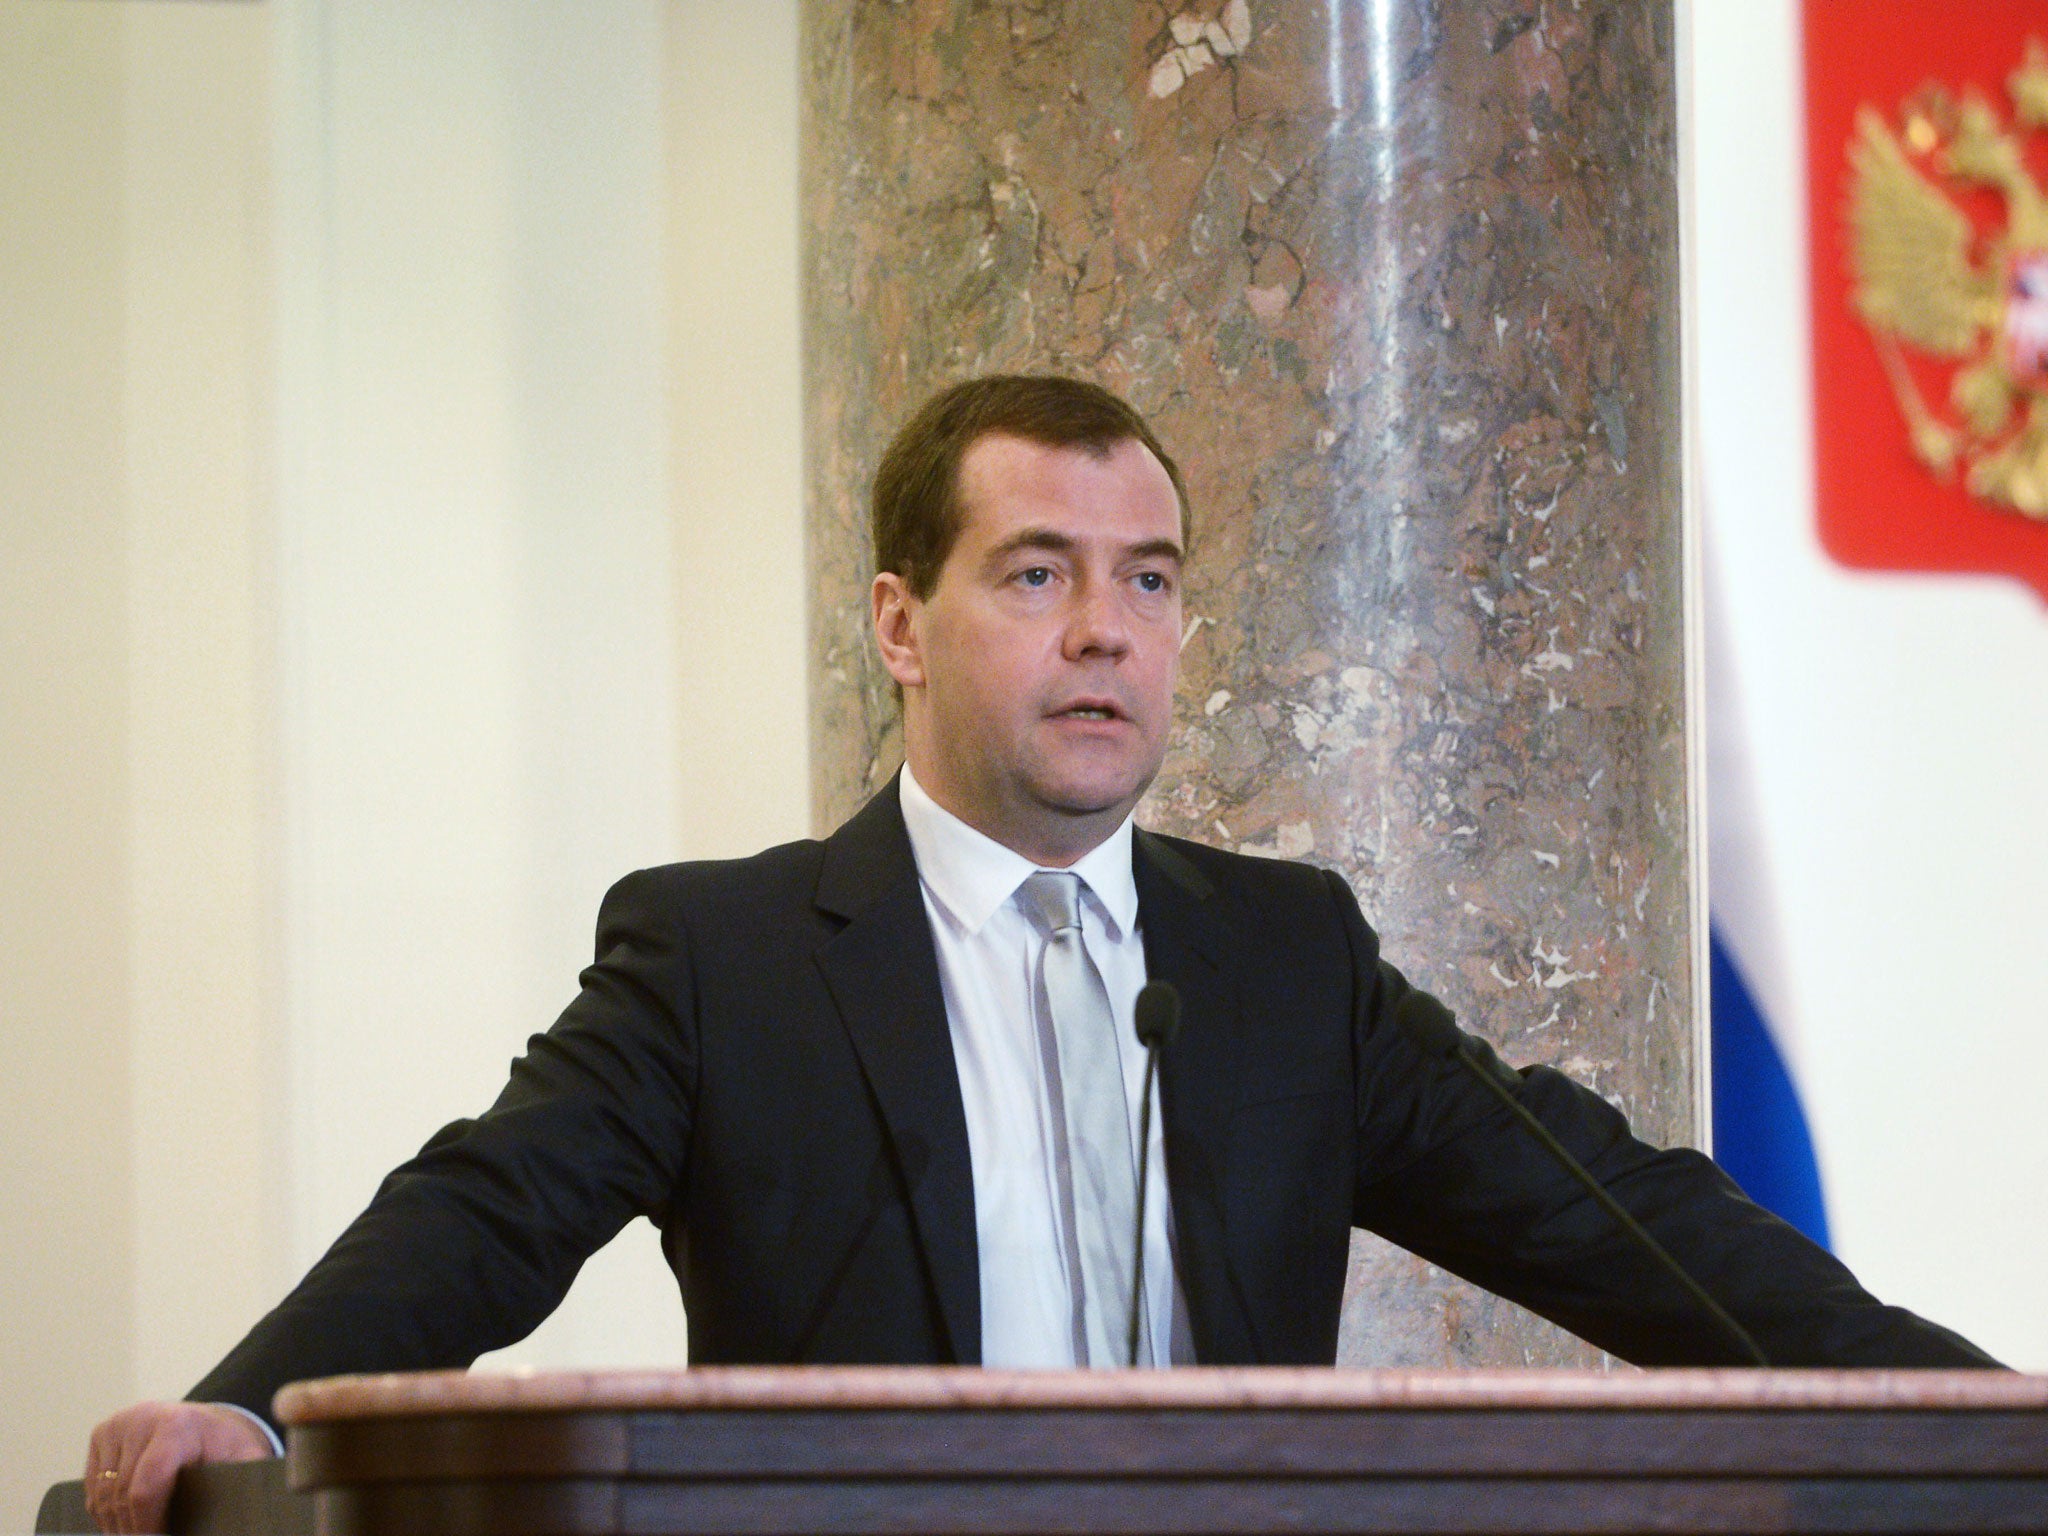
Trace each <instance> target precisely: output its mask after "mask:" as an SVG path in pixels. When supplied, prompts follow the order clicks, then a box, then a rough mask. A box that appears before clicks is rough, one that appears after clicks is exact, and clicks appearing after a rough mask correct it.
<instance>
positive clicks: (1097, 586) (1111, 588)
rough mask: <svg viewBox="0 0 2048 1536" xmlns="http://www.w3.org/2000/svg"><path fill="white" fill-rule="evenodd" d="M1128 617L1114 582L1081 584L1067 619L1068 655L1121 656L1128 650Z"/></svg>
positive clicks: (1085, 582) (1086, 581)
mask: <svg viewBox="0 0 2048 1536" xmlns="http://www.w3.org/2000/svg"><path fill="white" fill-rule="evenodd" d="M1129 617H1130V616H1129V615H1128V614H1126V613H1125V612H1124V605H1123V601H1122V594H1121V593H1119V592H1118V591H1117V588H1116V584H1115V583H1114V582H1110V581H1102V580H1084V581H1082V582H1080V583H1079V584H1078V585H1077V586H1076V587H1075V589H1074V601H1073V605H1072V608H1071V610H1070V611H1069V613H1068V615H1067V633H1066V649H1067V654H1068V655H1069V656H1070V657H1076V658H1078V657H1081V656H1099V655H1105V654H1107V655H1121V654H1122V653H1123V652H1125V651H1127V650H1129V649H1130V644H1131V631H1130V623H1129Z"/></svg>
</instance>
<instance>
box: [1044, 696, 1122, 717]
mask: <svg viewBox="0 0 2048 1536" xmlns="http://www.w3.org/2000/svg"><path fill="white" fill-rule="evenodd" d="M1054 718H1055V719H1059V720H1121V719H1122V718H1123V711H1122V710H1120V709H1118V708H1117V707H1116V706H1115V705H1114V704H1104V703H1100V702H1096V701H1092V700H1091V701H1087V702H1083V703H1079V704H1069V705H1068V706H1067V707H1066V708H1065V709H1062V710H1059V711H1057V712H1056V713H1055V715H1054Z"/></svg>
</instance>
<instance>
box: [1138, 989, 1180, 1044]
mask: <svg viewBox="0 0 2048 1536" xmlns="http://www.w3.org/2000/svg"><path fill="white" fill-rule="evenodd" d="M1136 1011H1137V1018H1136V1020H1135V1021H1134V1022H1135V1024H1136V1027H1137V1032H1138V1043H1139V1044H1140V1045H1142V1046H1144V1047H1145V1049H1146V1050H1148V1051H1149V1050H1152V1049H1154V1048H1155V1047H1157V1046H1162V1045H1168V1044H1171V1043H1172V1041H1173V1037H1174V1036H1175V1035H1177V1034H1179V1033H1180V994H1179V993H1178V992H1176V991H1174V989H1173V983H1172V982H1170V981H1148V982H1146V983H1145V985H1144V986H1142V987H1140V988H1139V989H1138V1006H1137V1010H1136Z"/></svg>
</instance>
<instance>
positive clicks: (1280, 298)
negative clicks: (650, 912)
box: [804, 0, 1698, 1365]
mask: <svg viewBox="0 0 2048 1536" xmlns="http://www.w3.org/2000/svg"><path fill="white" fill-rule="evenodd" d="M804 57H805V61H806V65H805V67H806V72H807V73H806V79H805V81H804V101H805V112H806V153H807V156H808V158H807V161H806V166H805V175H804V219H805V239H806V276H805V283H806V287H805V300H804V302H805V323H806V327H807V331H806V338H805V348H806V359H807V368H808V397H809V398H808V413H809V414H808V424H807V431H808V443H809V448H810V464H809V469H808V474H809V482H810V533H811V568H812V574H813V578H814V580H813V585H812V598H811V600H812V605H813V606H812V680H813V695H812V754H813V761H814V764H815V768H814V806H815V810H816V816H817V820H818V823H819V825H820V826H821V827H824V826H829V825H832V824H835V823H836V822H837V821H838V820H839V819H840V818H841V817H842V816H843V815H845V814H846V813H847V812H849V811H850V810H852V809H853V808H854V806H856V805H857V804H858V803H859V802H860V801H861V799H862V798H863V797H864V796H866V795H867V794H868V793H869V792H870V790H871V789H873V788H874V787H875V786H876V785H877V784H879V783H880V782H882V781H883V780H884V779H885V778H886V777H887V775H888V774H889V773H890V772H891V771H893V769H894V767H895V764H896V761H897V758H898V755H899V752H900V747H899V744H898V736H897V729H896V726H895V713H894V706H893V704H892V701H891V698H890V695H889V691H888V688H887V680H886V678H885V676H884V674H883V673H882V671H881V668H880V666H879V664H878V662H877V660H876V658H875V656H874V654H873V648H872V643H871V641H870V640H869V638H868V635H867V620H866V600H865V592H866V587H867V582H868V578H869V565H868V560H869V550H868V542H867V537H866V526H865V519H866V509H867V485H868V480H869V477H870V475H871V474H872V471H873V467H874V463H875V459H876V456H877V455H878V453H879V452H880V450H881V448H882V446H883V444H884V443H885V442H886V440H887V438H888V435H889V433H890V432H891V431H892V430H893V428H894V427H895V426H896V425H897V423H899V422H900V421H901V420H902V419H903V417H904V416H905V415H906V414H907V413H908V412H909V411H910V410H911V409H913V408H914V407H915V406H916V404H917V403H918V402H919V401H921V400H922V399H923V398H924V397H925V396H926V395H927V394H928V393H929V392H931V391H932V390H933V389H935V388H937V387H939V386H942V385H944V384H947V383H950V382H952V381H954V380H957V379H960V378H964V377H968V376H970V375H973V374H977V373H982V372H988V371H996V370H1046V369H1050V370H1059V371H1065V372H1070V373H1074V374H1079V375H1083V376H1086V377H1089V378H1093V379H1097V380H1099V381H1101V382H1102V383H1104V384H1106V385H1108V386H1109V387H1111V388H1113V389H1115V390H1117V391H1119V392H1120V393H1122V394H1124V395H1125V396H1126V397H1128V398H1129V399H1130V400H1131V401H1132V402H1133V403H1135V404H1136V405H1137V406H1138V407H1139V408H1140V409H1141V410H1143V411H1144V412H1146V413H1147V415H1148V416H1149V417H1150V418H1151V420H1152V421H1153V423H1154V424H1155V426H1156V427H1157V428H1158V429H1159V431H1160V433H1161V436H1162V437H1163V439H1164V440H1165V441H1166V443H1167V444H1168V445H1169V446H1170V447H1171V448H1172V449H1173V451H1174V452H1175V453H1176V455H1177V456H1179V458H1180V459H1181V462H1182V464H1183V466H1184V467H1185V468H1186V470H1187V475H1188V481H1189V486H1190V490H1191V492H1192V497H1193V502H1194V526H1193V550H1194V562H1193V567H1192V570H1191V572H1190V576H1189V584H1188V612H1189V615H1190V618H1189V627H1188V635H1187V642H1186V646H1185V649H1184V651H1183V658H1184V675H1183V680H1182V688H1181V694H1180V704H1179V720H1178V727H1177V730H1176V734H1175V739H1174V744H1173V747H1172V750H1171V752H1170V754H1169V756H1168V759H1167V763H1166V767H1165V771H1164V772H1163V773H1162V774H1161V776H1160V779H1159V782H1158V784H1157V785H1156V787H1155V788H1154V790H1153V792H1152V795H1151V797H1150V799H1149V801H1148V803H1147V805H1146V806H1145V808H1144V809H1143V811H1142V812H1141V819H1142V820H1143V821H1145V822H1146V824H1148V825H1150V826H1153V827H1156V828H1159V829H1161V830H1164V831H1171V832H1175V833H1179V834H1182V835H1184V836H1188V837H1194V838H1199V839H1202V840H1204V841H1208V842H1213V843H1217V844H1220V845H1223V846H1226V847H1231V848H1238V849H1244V850H1248V851H1254V852H1262V853H1269V854H1275V855H1279V856H1283V857H1288V858H1299V859H1307V860H1310V861H1314V862H1318V863H1323V864H1327V865H1330V866H1331V867H1334V868H1336V869H1338V870H1340V871H1342V872H1343V874H1344V875H1345V876H1346V877H1347V878H1348V879H1349V880H1350V881H1351V883H1352V885H1353V887H1354V888H1355V889H1356V890H1357V892H1358V895H1359V899H1360V901H1361V902H1362V903H1363V905H1364V907H1365V910H1366V913H1367V915H1368V917H1369V918H1370V919H1371V920H1372V921H1373V922H1374V924H1375V925H1376V926H1377V927H1378V929H1379V930H1380V932H1381V934H1382V935H1383V936H1384V939H1385V944H1386V949H1387V952H1388V954H1389V955H1390V956H1391V957H1392V958H1393V959H1394V960H1395V961H1396V963H1398V964H1400V965H1401V966H1402V967H1403V968H1404V969H1405V970H1406V971H1407V972H1408V973H1409V975H1411V976H1412V977H1414V978H1415V979H1416V980H1417V981H1419V982H1421V983H1422V984H1424V985H1426V986H1428V987H1429V988H1431V989H1432V990H1433V991H1435V992H1437V993H1438V994H1439V995H1440V996H1442V997H1443V998H1444V999H1445V1000H1446V1001H1447V1002H1448V1003H1449V1004H1450V1005H1451V1006H1452V1007H1453V1008H1454V1009H1455V1010H1456V1011H1457V1012H1458V1014H1459V1015H1460V1017H1461V1018H1462V1019H1463V1020H1464V1021H1465V1022H1466V1023H1467V1024H1468V1026H1469V1027H1474V1028H1477V1029H1478V1030H1480V1031H1481V1032H1482V1033H1484V1034H1486V1035H1488V1036H1489V1037H1491V1038H1492V1039H1493V1040H1494V1041H1496V1042H1497V1043H1498V1044H1499V1046H1500V1047H1501V1049H1502V1050H1503V1052H1504V1053H1505V1054H1506V1055H1507V1057H1508V1058H1509V1059H1510V1060H1513V1061H1519V1062H1529V1061H1544V1062H1550V1063H1553V1064H1555V1065H1557V1066H1559V1067H1562V1068H1564V1069H1565V1070H1567V1071H1569V1072H1571V1073H1573V1074H1574V1075H1576V1076H1577V1077H1579V1078H1580V1079H1581V1080H1583V1081H1586V1082H1588V1083H1590V1084H1592V1085H1593V1086H1594V1087H1595V1088H1596V1089H1598V1090H1599V1091H1600V1092H1601V1093H1603V1094H1605V1095H1607V1096H1608V1097H1609V1098H1610V1099H1612V1100H1614V1101H1615V1102H1617V1103H1619V1104H1621V1105H1622V1106H1623V1107H1624V1108H1625V1109H1626V1110H1627V1111H1628V1112H1629V1113H1630V1114H1631V1116H1632V1117H1633V1118H1634V1119H1635V1121H1636V1123H1637V1125H1638V1126H1639V1127H1640V1128H1641V1129H1642V1130H1643V1131H1644V1132H1645V1133H1646V1134H1647V1135H1649V1136H1651V1137H1653V1138H1658V1139H1663V1140H1684V1139H1688V1138H1690V1137H1692V1136H1693V1135H1694V1133H1695V1125H1694V1102H1695V1099H1694V1089H1693V1083H1694V1078H1695V1074H1696V1072H1697V1071H1698V1063H1697V1062H1696V1061H1695V1059H1694V1055H1695V1053H1694V1050H1693V1037H1692V1020H1691V1016H1690V1015H1691V1007H1690V999H1691V991H1692V988H1691V953H1690V915H1689V912H1688V893H1689V881H1688V877H1687V860H1688V846H1687V803H1686V782H1687V780H1686V761H1685V759H1686V754H1685V738H1684V716H1685V710H1684V666H1683V626H1682V621H1681V588H1682V575H1681V569H1682V565H1681V537H1680V515H1679V506H1680V444H1679V369H1678V361H1679V358H1678V335H1679V328H1678V265H1677V251H1678V240H1677V229H1678V222H1677V221H1678V213H1677V199H1676V183H1675V164H1676V133H1675V126H1674V102H1675V89H1676V86H1675V74H1674V57H1673V25H1672V7H1671V3H1670V0H1324V3H1323V4H1315V3H1309V0H1300V3H1295V0H1289V3H1285V4H1283V3H1280V0H1249V3H1248V0H1228V3H1218V0H1193V3H1192V4H1190V5H1189V6H1188V7H1187V8H1186V9H1185V10H1180V11H1175V10H1174V9H1173V8H1172V7H1171V6H1161V5H1156V4H1147V3H1136V0H1106V3H1093V4H1081V3H1078V0H1072V3H1061V0H1039V3H1035V4H1034V3H1019V4H1014V5H1004V6H992V5H977V4H970V3H966V0H903V3H898V4H890V5H877V4H872V3H866V4H862V3H856V0H808V5H807V9H806V13H805V39H804ZM1342 1358H1343V1359H1344V1360H1345V1362H1347V1363H1352V1364H1415V1365H1428V1364H1452V1363H1469V1364H1522V1363H1524V1362H1534V1363H1550V1362H1555V1363H1571V1362H1583V1361H1586V1360H1589V1359H1591V1358H1593V1355H1592V1352H1591V1351H1590V1350H1588V1349H1586V1348H1585V1347H1584V1346H1582V1345H1579V1344H1578V1343H1576V1342H1575V1341H1573V1340H1570V1339H1569V1338H1567V1337H1565V1336H1564V1335H1562V1334H1560V1333H1558V1332H1556V1331H1555V1330H1553V1329H1551V1328H1549V1327H1548V1326H1547V1325H1545V1324H1542V1323H1540V1322H1538V1321H1537V1320H1535V1319H1533V1318H1531V1317H1529V1316H1528V1315H1527V1314H1524V1313H1521V1312H1519V1311H1518V1310H1517V1309H1515V1308H1513V1307H1510V1306H1508V1305H1507V1304H1506V1303H1503V1302H1500V1301H1497V1300H1495V1299H1493V1298H1490V1297H1487V1296H1485V1295H1483V1294H1482V1293H1480V1292H1478V1291H1476V1290H1474V1289H1472V1288H1471V1287H1469V1286H1466V1285H1464V1284H1462V1283H1460V1282H1456V1281H1453V1280H1451V1279H1449V1278H1448V1277H1446V1276H1443V1275H1441V1274H1439V1273H1437V1272H1435V1271H1433V1270H1431V1269H1429V1268H1428V1267H1427V1266H1425V1265H1423V1264H1421V1263H1420V1262H1419V1261H1416V1260H1414V1259H1412V1258H1410V1257H1409V1256H1407V1255H1404V1254H1401V1253H1399V1252H1397V1251H1395V1250H1393V1249H1391V1248H1389V1247H1387V1246H1385V1245H1384V1244H1380V1243H1378V1242H1376V1241H1373V1240H1369V1239H1360V1240H1359V1242H1358V1244H1357V1246H1356V1248H1355V1250H1354V1254H1353V1265H1352V1275H1351V1285H1350V1293H1349V1296H1348V1300H1347V1307H1346V1313H1345V1325H1344V1335H1343V1346H1342Z"/></svg>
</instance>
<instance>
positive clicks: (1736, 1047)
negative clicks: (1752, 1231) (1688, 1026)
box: [1709, 928, 1828, 1248]
mask: <svg viewBox="0 0 2048 1536" xmlns="http://www.w3.org/2000/svg"><path fill="white" fill-rule="evenodd" d="M1709 995H1710V997H1711V999H1712V1011H1713V1041H1714V1047H1713V1049H1714V1161H1715V1162H1717V1163H1719V1164H1720V1165H1721V1166H1722V1167H1723V1168H1724V1169H1726V1170H1727V1172H1728V1176H1729V1177H1730V1178H1732V1179H1734V1180H1735V1182H1736V1183H1738V1184H1740V1185H1741V1186H1742V1189H1743V1192H1744V1193H1745V1194H1747V1195H1748V1196H1749V1198H1750V1199H1752V1200H1754V1201H1755V1202H1756V1203H1757V1204H1758V1205H1761V1206H1763V1207H1764V1208H1765V1209H1766V1210H1770V1211H1775V1212H1776V1213H1777V1214H1778V1215H1780V1216H1782V1217H1784V1218H1785V1220H1787V1221H1789V1222H1791V1223H1792V1225H1793V1226H1795V1227H1797V1228H1798V1229H1799V1230H1800V1231H1802V1232H1804V1233H1805V1234H1806V1235H1807V1236H1808V1237H1810V1238H1812V1239H1813V1240H1814V1241H1815V1242H1816V1243H1819V1244H1820V1245H1821V1246H1822V1247H1823V1248H1825V1247H1827V1246H1828V1213H1827V1207H1826V1205H1825V1204H1824V1203H1823V1202H1822V1199H1821V1192H1820V1165H1819V1164H1818V1163H1817V1162H1816V1161H1815V1160H1814V1156H1813V1136H1812V1134H1811V1133H1810V1132H1809V1131H1808V1130H1807V1127H1806V1112H1805V1111H1804V1110H1803V1109H1801V1108H1800V1105H1799V1090H1798V1089H1797V1088H1796V1087H1795V1086H1794V1085H1793V1082H1792V1076H1791V1074H1790V1073H1789V1072H1787V1071H1786V1070H1785V1058H1784V1057H1783V1056H1782V1055H1780V1054H1779V1051H1778V1046H1777V1042H1776V1041H1775V1040H1773V1039H1772V1038H1771V1031H1770V1027H1769V1026H1768V1025H1767V1024H1766V1023H1765V1022H1764V1017H1763V1014H1762V1013H1761V1012H1760V1011H1759V1010H1758V1008H1757V1005H1756V999H1755V998H1754V997H1753V996H1752V995H1751V993H1750V990H1749V987H1748V986H1747V985H1746V984H1745V983H1744V981H1743V979H1742V973H1741V972H1740V971H1739V970H1737V969H1736V966H1735V960H1734V957H1733V956H1731V955H1730V954H1729V952H1728V949H1727V946H1726V945H1724V944H1723V943H1722V942H1721V931H1720V929H1719V928H1715V929H1714V930H1713V973H1712V990H1711V992H1710V994H1709Z"/></svg>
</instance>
